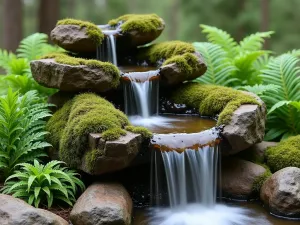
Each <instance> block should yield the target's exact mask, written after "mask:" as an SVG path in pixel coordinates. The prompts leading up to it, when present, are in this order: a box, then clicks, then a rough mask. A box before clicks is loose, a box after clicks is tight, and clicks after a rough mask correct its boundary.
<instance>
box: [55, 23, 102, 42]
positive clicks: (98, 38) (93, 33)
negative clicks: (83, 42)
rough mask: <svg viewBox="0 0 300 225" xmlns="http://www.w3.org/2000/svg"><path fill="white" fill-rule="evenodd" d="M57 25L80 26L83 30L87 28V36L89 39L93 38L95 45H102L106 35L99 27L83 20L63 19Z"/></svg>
mask: <svg viewBox="0 0 300 225" xmlns="http://www.w3.org/2000/svg"><path fill="white" fill-rule="evenodd" d="M57 25H78V26H80V27H81V28H83V27H84V28H86V34H87V35H88V37H89V38H91V39H92V40H93V41H94V42H95V44H97V45H100V44H101V43H102V41H103V39H104V34H103V33H102V31H101V29H100V28H99V27H97V25H95V24H93V23H91V22H88V21H82V20H76V19H70V18H68V19H63V20H59V21H58V22H57Z"/></svg>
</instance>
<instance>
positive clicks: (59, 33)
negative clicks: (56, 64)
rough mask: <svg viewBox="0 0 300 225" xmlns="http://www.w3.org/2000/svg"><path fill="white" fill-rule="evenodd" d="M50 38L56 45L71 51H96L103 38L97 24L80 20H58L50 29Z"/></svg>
mask: <svg viewBox="0 0 300 225" xmlns="http://www.w3.org/2000/svg"><path fill="white" fill-rule="evenodd" d="M51 39H52V41H53V42H54V43H56V44H57V45H58V46H60V47H62V48H64V49H66V50H68V51H73V52H96V47H97V46H98V45H100V44H101V43H102V41H103V39H104V34H103V33H102V31H101V29H100V28H98V27H97V25H95V24H93V23H91V22H88V21H82V20H76V19H70V18H69V19H63V20H59V21H58V22H57V24H56V27H55V28H54V29H53V30H52V31H51Z"/></svg>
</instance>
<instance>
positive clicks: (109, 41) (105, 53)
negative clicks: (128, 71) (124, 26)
mask: <svg viewBox="0 0 300 225" xmlns="http://www.w3.org/2000/svg"><path fill="white" fill-rule="evenodd" d="M98 27H100V28H101V27H103V26H98ZM102 32H103V33H104V35H105V41H104V42H103V43H102V44H101V45H100V46H98V47H97V59H99V60H100V61H107V62H111V63H113V64H114V65H116V66H117V65H118V62H117V47H116V37H115V35H116V34H117V33H118V32H119V31H118V30H105V29H104V30H102Z"/></svg>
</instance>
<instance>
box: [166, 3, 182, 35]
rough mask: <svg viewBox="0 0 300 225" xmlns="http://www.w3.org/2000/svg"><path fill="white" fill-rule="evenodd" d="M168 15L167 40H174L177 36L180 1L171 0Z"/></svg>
mask: <svg viewBox="0 0 300 225" xmlns="http://www.w3.org/2000/svg"><path fill="white" fill-rule="evenodd" d="M169 13H170V14H169V16H170V18H169V19H170V29H169V40H175V39H176V38H177V30H178V26H179V15H180V1H179V0H173V1H172V4H171V8H170V10H169Z"/></svg>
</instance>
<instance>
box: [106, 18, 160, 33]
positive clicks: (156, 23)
mask: <svg viewBox="0 0 300 225" xmlns="http://www.w3.org/2000/svg"><path fill="white" fill-rule="evenodd" d="M119 23H121V26H120V28H121V30H122V31H123V32H130V31H132V30H137V31H140V32H143V33H145V32H151V31H154V32H157V30H158V29H160V28H162V27H163V22H162V19H161V18H160V17H159V16H158V15H156V14H126V15H123V16H120V17H118V18H116V19H113V20H110V21H109V22H108V24H109V25H111V26H117V25H118V24H119Z"/></svg>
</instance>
